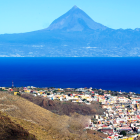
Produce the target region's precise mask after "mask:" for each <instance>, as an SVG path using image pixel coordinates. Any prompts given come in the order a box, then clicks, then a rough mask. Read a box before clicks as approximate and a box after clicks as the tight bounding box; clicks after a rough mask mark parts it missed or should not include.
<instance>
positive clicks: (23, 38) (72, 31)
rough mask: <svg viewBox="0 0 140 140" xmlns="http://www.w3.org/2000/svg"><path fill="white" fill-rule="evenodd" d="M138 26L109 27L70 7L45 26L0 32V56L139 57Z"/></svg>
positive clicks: (76, 8)
mask: <svg viewBox="0 0 140 140" xmlns="http://www.w3.org/2000/svg"><path fill="white" fill-rule="evenodd" d="M139 40H140V29H139V28H136V29H134V30H132V29H125V30H124V29H117V30H115V29H111V28H109V27H106V26H104V25H102V24H100V23H97V22H95V21H94V20H92V19H91V18H90V17H89V16H88V15H87V14H86V13H85V12H84V11H83V10H81V9H80V8H78V7H77V6H74V7H73V8H72V9H70V10H69V11H68V12H67V13H65V14H64V15H62V16H60V17H59V18H57V19H56V20H54V21H53V22H52V24H51V25H50V26H49V27H48V28H45V29H42V30H38V31H33V32H27V33H17V34H1V35H0V48H1V51H0V57H139V56H140V41H139Z"/></svg>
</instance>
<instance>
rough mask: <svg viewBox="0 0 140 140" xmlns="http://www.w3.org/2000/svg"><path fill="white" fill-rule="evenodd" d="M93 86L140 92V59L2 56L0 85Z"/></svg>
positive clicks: (0, 59) (0, 60)
mask: <svg viewBox="0 0 140 140" xmlns="http://www.w3.org/2000/svg"><path fill="white" fill-rule="evenodd" d="M12 81H14V85H15V86H16V87H21V86H36V87H61V88H68V87H72V88H80V87H93V88H102V89H106V90H115V91H119V90H121V91H126V92H130V91H133V92H136V93H140V58H138V57H137V58H131V57H130V58H120V57H118V58H115V57H113V58H109V57H106V58H96V57H94V58H79V57H74V58H54V57H50V58H0V86H6V87H11V85H12Z"/></svg>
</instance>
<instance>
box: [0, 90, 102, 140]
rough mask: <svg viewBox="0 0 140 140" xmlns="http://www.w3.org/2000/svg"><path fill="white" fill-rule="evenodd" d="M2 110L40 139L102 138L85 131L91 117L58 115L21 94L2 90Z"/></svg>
mask: <svg viewBox="0 0 140 140" xmlns="http://www.w3.org/2000/svg"><path fill="white" fill-rule="evenodd" d="M0 104H1V105H0V111H3V112H5V113H6V114H7V115H8V116H9V117H10V118H11V120H12V121H13V122H15V123H16V124H19V125H21V126H22V127H23V128H25V129H27V131H28V132H29V133H32V134H33V135H35V136H36V138H37V139H39V140H44V139H45V140H51V139H57V140H59V139H61V140H63V139H70V140H74V139H77V140H82V139H83V140H84V139H87V138H89V139H93V140H94V139H95V140H96V139H99V140H100V139H101V138H100V137H98V135H92V134H88V133H86V131H83V129H84V127H85V124H87V123H88V121H89V117H87V116H82V115H78V114H75V115H73V116H71V117H69V116H66V115H63V116H60V115H56V114H54V113H52V112H50V111H48V110H46V109H44V108H42V107H39V106H38V105H35V104H33V103H32V102H29V101H27V100H26V99H23V98H21V97H19V96H13V95H10V94H9V93H6V92H0Z"/></svg>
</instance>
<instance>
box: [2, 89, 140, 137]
mask: <svg viewBox="0 0 140 140" xmlns="http://www.w3.org/2000/svg"><path fill="white" fill-rule="evenodd" d="M0 89H1V88H0ZM2 90H8V91H10V92H13V93H14V95H17V94H18V93H20V94H22V93H23V94H24V93H30V94H32V95H34V96H43V97H47V98H49V99H51V100H60V101H71V102H83V103H85V104H88V105H90V104H91V102H92V101H97V102H99V103H100V104H101V105H102V108H104V109H105V112H103V115H94V116H93V117H92V119H91V120H90V123H89V125H88V126H87V127H86V128H85V129H91V130H96V131H100V132H102V133H105V134H107V135H108V137H107V138H106V139H105V140H135V139H136V138H137V137H138V136H139V133H140V96H139V95H138V94H136V93H134V92H129V93H126V92H121V91H119V92H117V91H110V90H102V89H92V88H77V89H75V88H65V89H62V88H53V87H52V88H36V87H33V86H28V87H24V88H19V89H18V90H14V89H13V88H4V87H2Z"/></svg>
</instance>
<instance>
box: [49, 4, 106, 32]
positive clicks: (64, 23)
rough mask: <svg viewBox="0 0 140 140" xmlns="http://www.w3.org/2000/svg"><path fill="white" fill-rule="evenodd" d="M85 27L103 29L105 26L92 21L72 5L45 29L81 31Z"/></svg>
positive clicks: (85, 28)
mask: <svg viewBox="0 0 140 140" xmlns="http://www.w3.org/2000/svg"><path fill="white" fill-rule="evenodd" d="M87 29H93V30H97V29H99V30H105V29H107V27H105V26H104V25H101V24H99V23H97V22H95V21H93V20H92V19H91V18H90V17H89V16H88V15H87V14H86V13H85V12H84V11H83V10H81V9H79V8H78V7H77V6H74V7H73V8H72V9H70V10H69V11H68V12H67V13H65V14H64V15H62V16H61V17H59V18H57V19H56V20H54V21H53V22H52V24H51V25H50V26H49V28H47V30H65V31H83V30H87Z"/></svg>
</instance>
